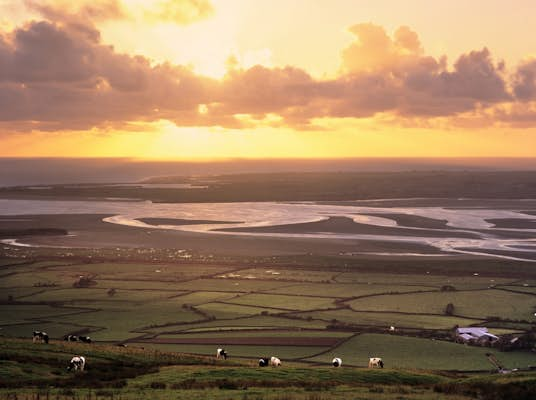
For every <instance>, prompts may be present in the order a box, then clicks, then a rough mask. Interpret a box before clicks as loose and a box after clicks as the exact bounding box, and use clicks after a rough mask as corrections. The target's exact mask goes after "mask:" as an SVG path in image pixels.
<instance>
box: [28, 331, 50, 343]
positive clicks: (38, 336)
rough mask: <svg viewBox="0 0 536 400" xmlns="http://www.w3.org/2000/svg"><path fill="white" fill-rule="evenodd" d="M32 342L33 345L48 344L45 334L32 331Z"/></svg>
mask: <svg viewBox="0 0 536 400" xmlns="http://www.w3.org/2000/svg"><path fill="white" fill-rule="evenodd" d="M32 341H33V342H34V343H43V342H44V343H48V334H47V333H46V332H41V331H34V332H33V339H32Z"/></svg>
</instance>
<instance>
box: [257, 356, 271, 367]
mask: <svg viewBox="0 0 536 400" xmlns="http://www.w3.org/2000/svg"><path fill="white" fill-rule="evenodd" d="M269 364H270V359H269V358H267V357H263V358H259V367H267V366H268V365H269Z"/></svg>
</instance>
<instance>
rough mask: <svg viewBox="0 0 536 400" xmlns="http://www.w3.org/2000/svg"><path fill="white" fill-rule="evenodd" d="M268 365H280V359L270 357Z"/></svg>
mask: <svg viewBox="0 0 536 400" xmlns="http://www.w3.org/2000/svg"><path fill="white" fill-rule="evenodd" d="M270 365H271V366H272V367H280V366H281V360H280V359H279V358H277V357H272V358H270Z"/></svg>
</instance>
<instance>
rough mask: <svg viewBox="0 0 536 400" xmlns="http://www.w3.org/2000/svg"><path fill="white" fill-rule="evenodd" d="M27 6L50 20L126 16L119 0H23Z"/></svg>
mask: <svg viewBox="0 0 536 400" xmlns="http://www.w3.org/2000/svg"><path fill="white" fill-rule="evenodd" d="M24 3H25V5H26V7H27V8H29V9H30V10H34V11H37V12H38V13H39V14H41V15H42V16H43V17H45V18H46V19H48V20H50V21H56V22H58V21H65V20H67V19H73V18H77V19H80V21H85V22H86V23H87V21H91V22H93V23H94V22H101V21H106V20H117V19H124V18H127V17H128V12H127V10H126V8H125V6H124V4H123V3H122V2H121V0H92V1H88V0H78V1H70V0H45V1H43V0H41V1H37V0H24Z"/></svg>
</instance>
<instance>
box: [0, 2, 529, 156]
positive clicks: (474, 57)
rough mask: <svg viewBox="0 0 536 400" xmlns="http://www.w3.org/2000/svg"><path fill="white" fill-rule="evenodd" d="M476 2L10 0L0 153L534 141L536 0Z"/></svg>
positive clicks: (494, 149)
mask: <svg viewBox="0 0 536 400" xmlns="http://www.w3.org/2000/svg"><path fill="white" fill-rule="evenodd" d="M461 4H462V3H461V2H458V1H455V2H440V3H435V4H433V5H432V4H431V3H429V2H423V1H420V0H411V1H409V2H406V3H405V4H401V3H399V2H395V1H389V0H381V1H374V2H373V1H366V0H364V1H361V2H355V1H349V0H337V1H334V2H333V1H331V2H328V1H327V0H319V1H318V2H310V1H306V0H291V1H281V0H274V1H261V0H260V1H255V2H251V1H246V0H225V1H223V0H180V1H171V0H145V1H142V0H98V1H91V2H90V1H86V0H82V1H78V2H75V3H73V2H67V1H66V0H42V1H27V2H18V1H13V0H1V1H0V11H1V12H2V13H1V15H2V17H1V18H0V30H1V35H0V57H1V60H2V65H0V78H1V79H0V81H1V84H0V88H1V89H0V90H2V94H3V95H2V98H4V99H6V101H4V102H3V104H4V106H3V108H2V110H1V111H0V135H1V136H2V143H3V146H2V147H1V150H0V156H4V157H6V156H7V157H9V156H12V157H13V156H25V157H42V156H47V157H54V156H60V157H63V156H72V157H112V156H113V157H122V156H125V157H141V158H151V159H158V158H162V159H170V158H171V159H189V160H191V159H207V158H208V159H224V158H233V157H238V158H259V157H261V158H278V157H290V158H293V157H294V158H337V157H534V156H536V140H535V139H534V138H535V135H536V127H535V124H534V122H535V121H536V90H535V87H536V58H535V57H534V50H533V49H534V48H536V39H534V38H533V37H532V36H530V35H527V34H526V32H530V31H531V26H532V25H531V21H530V19H529V18H528V16H529V15H534V12H535V11H536V5H535V4H534V3H533V2H527V1H520V2H519V3H518V4H517V7H515V8H512V7H507V5H506V4H505V3H504V2H501V1H491V2H489V1H488V2H484V1H482V0H476V1H474V2H471V4H465V5H464V7H461ZM415 9H418V10H419V12H418V13H414V12H412V10H415ZM476 16H478V21H479V26H478V29H476V27H475V26H474V24H472V21H474V20H475V18H476ZM498 21H500V23H501V26H502V27H503V28H504V29H501V31H500V32H498V31H497V29H496V24H497V22H498ZM453 24H455V25H456V30H455V31H453V30H452V26H453ZM7 99H8V100H9V101H8V100H7Z"/></svg>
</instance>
